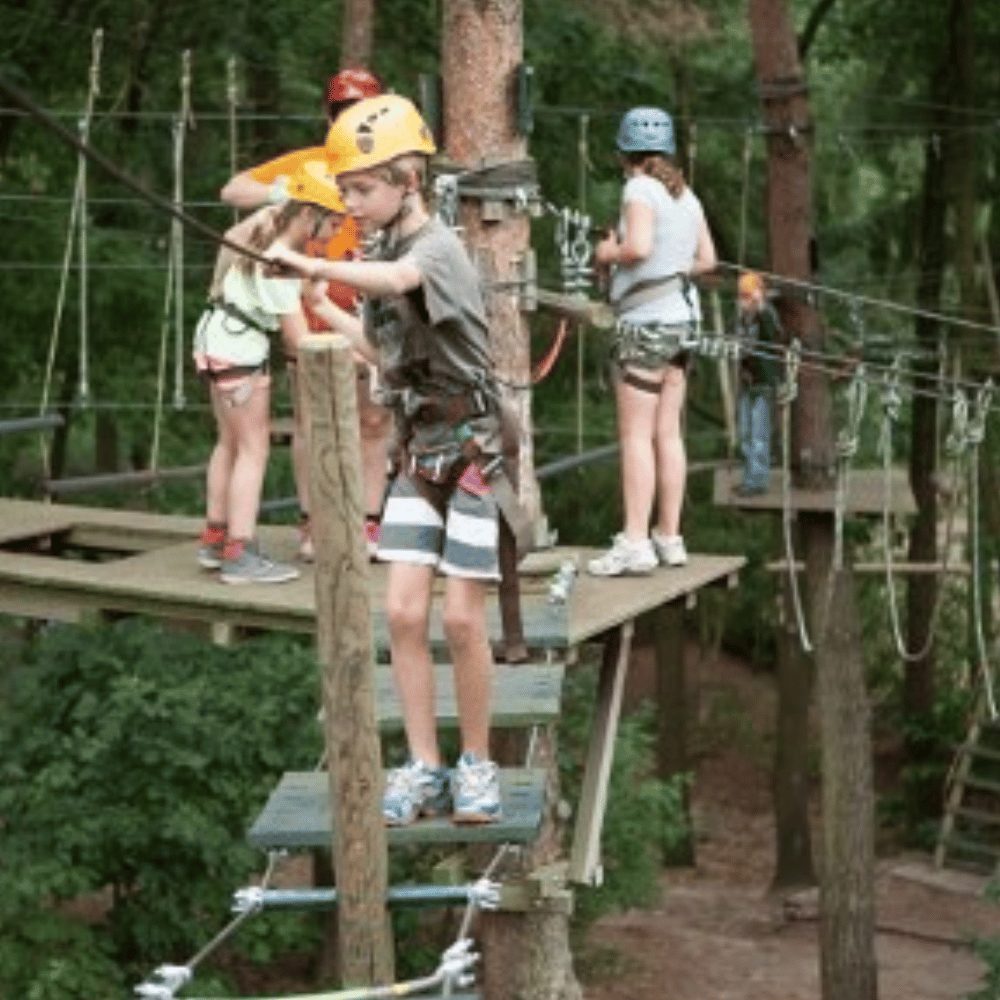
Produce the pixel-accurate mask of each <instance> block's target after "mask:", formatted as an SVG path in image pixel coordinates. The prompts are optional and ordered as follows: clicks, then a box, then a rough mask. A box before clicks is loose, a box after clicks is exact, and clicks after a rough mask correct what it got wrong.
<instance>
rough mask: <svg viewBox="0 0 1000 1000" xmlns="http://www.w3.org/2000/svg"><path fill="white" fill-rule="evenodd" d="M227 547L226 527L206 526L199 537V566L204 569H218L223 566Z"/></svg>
mask: <svg viewBox="0 0 1000 1000" xmlns="http://www.w3.org/2000/svg"><path fill="white" fill-rule="evenodd" d="M225 547H226V529H225V526H220V525H215V524H209V525H206V526H205V528H204V529H203V530H202V532H201V535H200V536H199V537H198V565H199V566H201V568H202V569H218V568H219V567H220V566H221V565H222V551H223V549H224V548H225Z"/></svg>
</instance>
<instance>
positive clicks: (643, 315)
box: [611, 174, 704, 324]
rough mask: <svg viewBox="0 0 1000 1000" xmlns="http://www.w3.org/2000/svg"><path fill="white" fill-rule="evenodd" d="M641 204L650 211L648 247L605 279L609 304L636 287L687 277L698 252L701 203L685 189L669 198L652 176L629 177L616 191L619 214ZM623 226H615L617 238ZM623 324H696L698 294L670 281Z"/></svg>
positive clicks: (630, 312)
mask: <svg viewBox="0 0 1000 1000" xmlns="http://www.w3.org/2000/svg"><path fill="white" fill-rule="evenodd" d="M629 201H641V202H643V203H644V204H646V205H648V206H649V207H650V208H651V209H652V210H653V247H652V250H651V251H650V254H649V256H648V257H646V258H645V259H644V260H640V261H637V262H636V263H634V264H631V265H629V266H627V267H625V266H621V265H619V266H618V267H616V268H615V269H614V272H613V274H612V276H611V301H612V302H615V301H617V300H618V299H620V298H621V297H622V296H623V295H625V294H626V293H627V292H628V290H629V289H630V288H632V287H634V286H635V285H638V284H639V283H640V282H645V281H649V280H652V279H655V278H664V277H666V276H667V275H670V274H677V273H682V274H689V273H690V271H691V265H692V264H693V263H694V258H695V252H696V251H697V249H698V236H699V233H700V232H701V227H702V224H703V220H704V211H703V209H702V207H701V202H700V201H699V200H698V197H697V196H696V195H695V193H694V192H693V191H692V190H691V189H690V188H689V187H685V188H684V190H683V191H682V192H681V194H680V196H679V197H677V198H674V197H673V195H671V194H669V193H668V191H667V189H666V188H665V187H664V186H663V185H662V184H661V183H660V182H659V181H658V180H656V178H654V177H650V176H649V175H647V174H640V175H638V176H636V177H630V178H629V179H628V181H626V183H625V188H624V190H623V191H622V214H623V215H624V208H625V204H626V202H629ZM622 235H624V234H623V223H619V236H622ZM621 318H622V319H624V320H627V321H628V322H629V323H636V324H641V323H666V324H685V323H690V322H694V321H697V320H700V319H701V306H700V303H699V301H698V289H697V288H695V287H694V285H691V284H688V287H687V290H686V294H685V288H684V284H683V283H682V282H681V281H680V280H677V281H671V282H668V283H667V284H665V285H664V286H663V294H662V295H660V296H657V298H656V299H655V300H653V301H651V302H645V303H643V304H642V305H640V306H636V307H635V308H633V309H628V310H627V311H625V312H623V313H622V314H621Z"/></svg>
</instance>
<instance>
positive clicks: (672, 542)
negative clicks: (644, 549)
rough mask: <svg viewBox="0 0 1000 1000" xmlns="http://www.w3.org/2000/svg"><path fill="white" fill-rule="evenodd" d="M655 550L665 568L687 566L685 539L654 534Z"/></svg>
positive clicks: (678, 536) (656, 532) (655, 532)
mask: <svg viewBox="0 0 1000 1000" xmlns="http://www.w3.org/2000/svg"><path fill="white" fill-rule="evenodd" d="M653 548H654V549H655V550H656V556H657V558H658V559H659V560H660V562H661V563H663V565H664V566H686V565H687V561H688V554H687V549H686V548H684V539H683V537H682V536H680V535H661V534H660V533H659V532H658V531H654V532H653Z"/></svg>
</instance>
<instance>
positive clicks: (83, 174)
mask: <svg viewBox="0 0 1000 1000" xmlns="http://www.w3.org/2000/svg"><path fill="white" fill-rule="evenodd" d="M103 45H104V32H103V29H101V28H98V29H97V30H96V31H95V32H94V35H93V38H92V40H91V50H90V74H89V89H88V93H87V110H86V111H85V112H84V115H83V118H81V119H80V123H79V131H80V139H81V141H82V142H84V143H86V142H87V141H88V140H89V138H90V124H91V118H92V116H93V112H94V102H95V100H96V98H97V95H98V94H100V92H101V50H102V48H103ZM77 170H78V172H79V184H80V215H79V220H80V229H79V237H80V244H79V245H80V316H79V321H80V356H79V358H78V359H77V363H78V366H79V379H78V384H77V397H78V398H79V400H80V402H81V403H82V404H83V405H84V406H85V405H86V404H87V402H88V401H89V400H90V357H89V355H90V329H89V324H90V320H89V315H88V299H89V288H88V278H89V275H88V273H87V264H88V258H89V253H88V250H89V247H88V244H87V236H88V232H87V160H86V158H85V157H82V156H81V157H80V158H79V161H78V164H77Z"/></svg>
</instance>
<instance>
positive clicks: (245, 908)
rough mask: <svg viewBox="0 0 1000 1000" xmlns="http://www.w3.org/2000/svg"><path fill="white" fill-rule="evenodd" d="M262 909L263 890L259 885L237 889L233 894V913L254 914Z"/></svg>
mask: <svg viewBox="0 0 1000 1000" xmlns="http://www.w3.org/2000/svg"><path fill="white" fill-rule="evenodd" d="M263 909H264V889H263V888H262V887H261V886H259V885H251V886H247V888H246V889H237V890H236V892H234V893H233V906H232V911H233V913H256V912H257V911H258V910H263Z"/></svg>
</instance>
